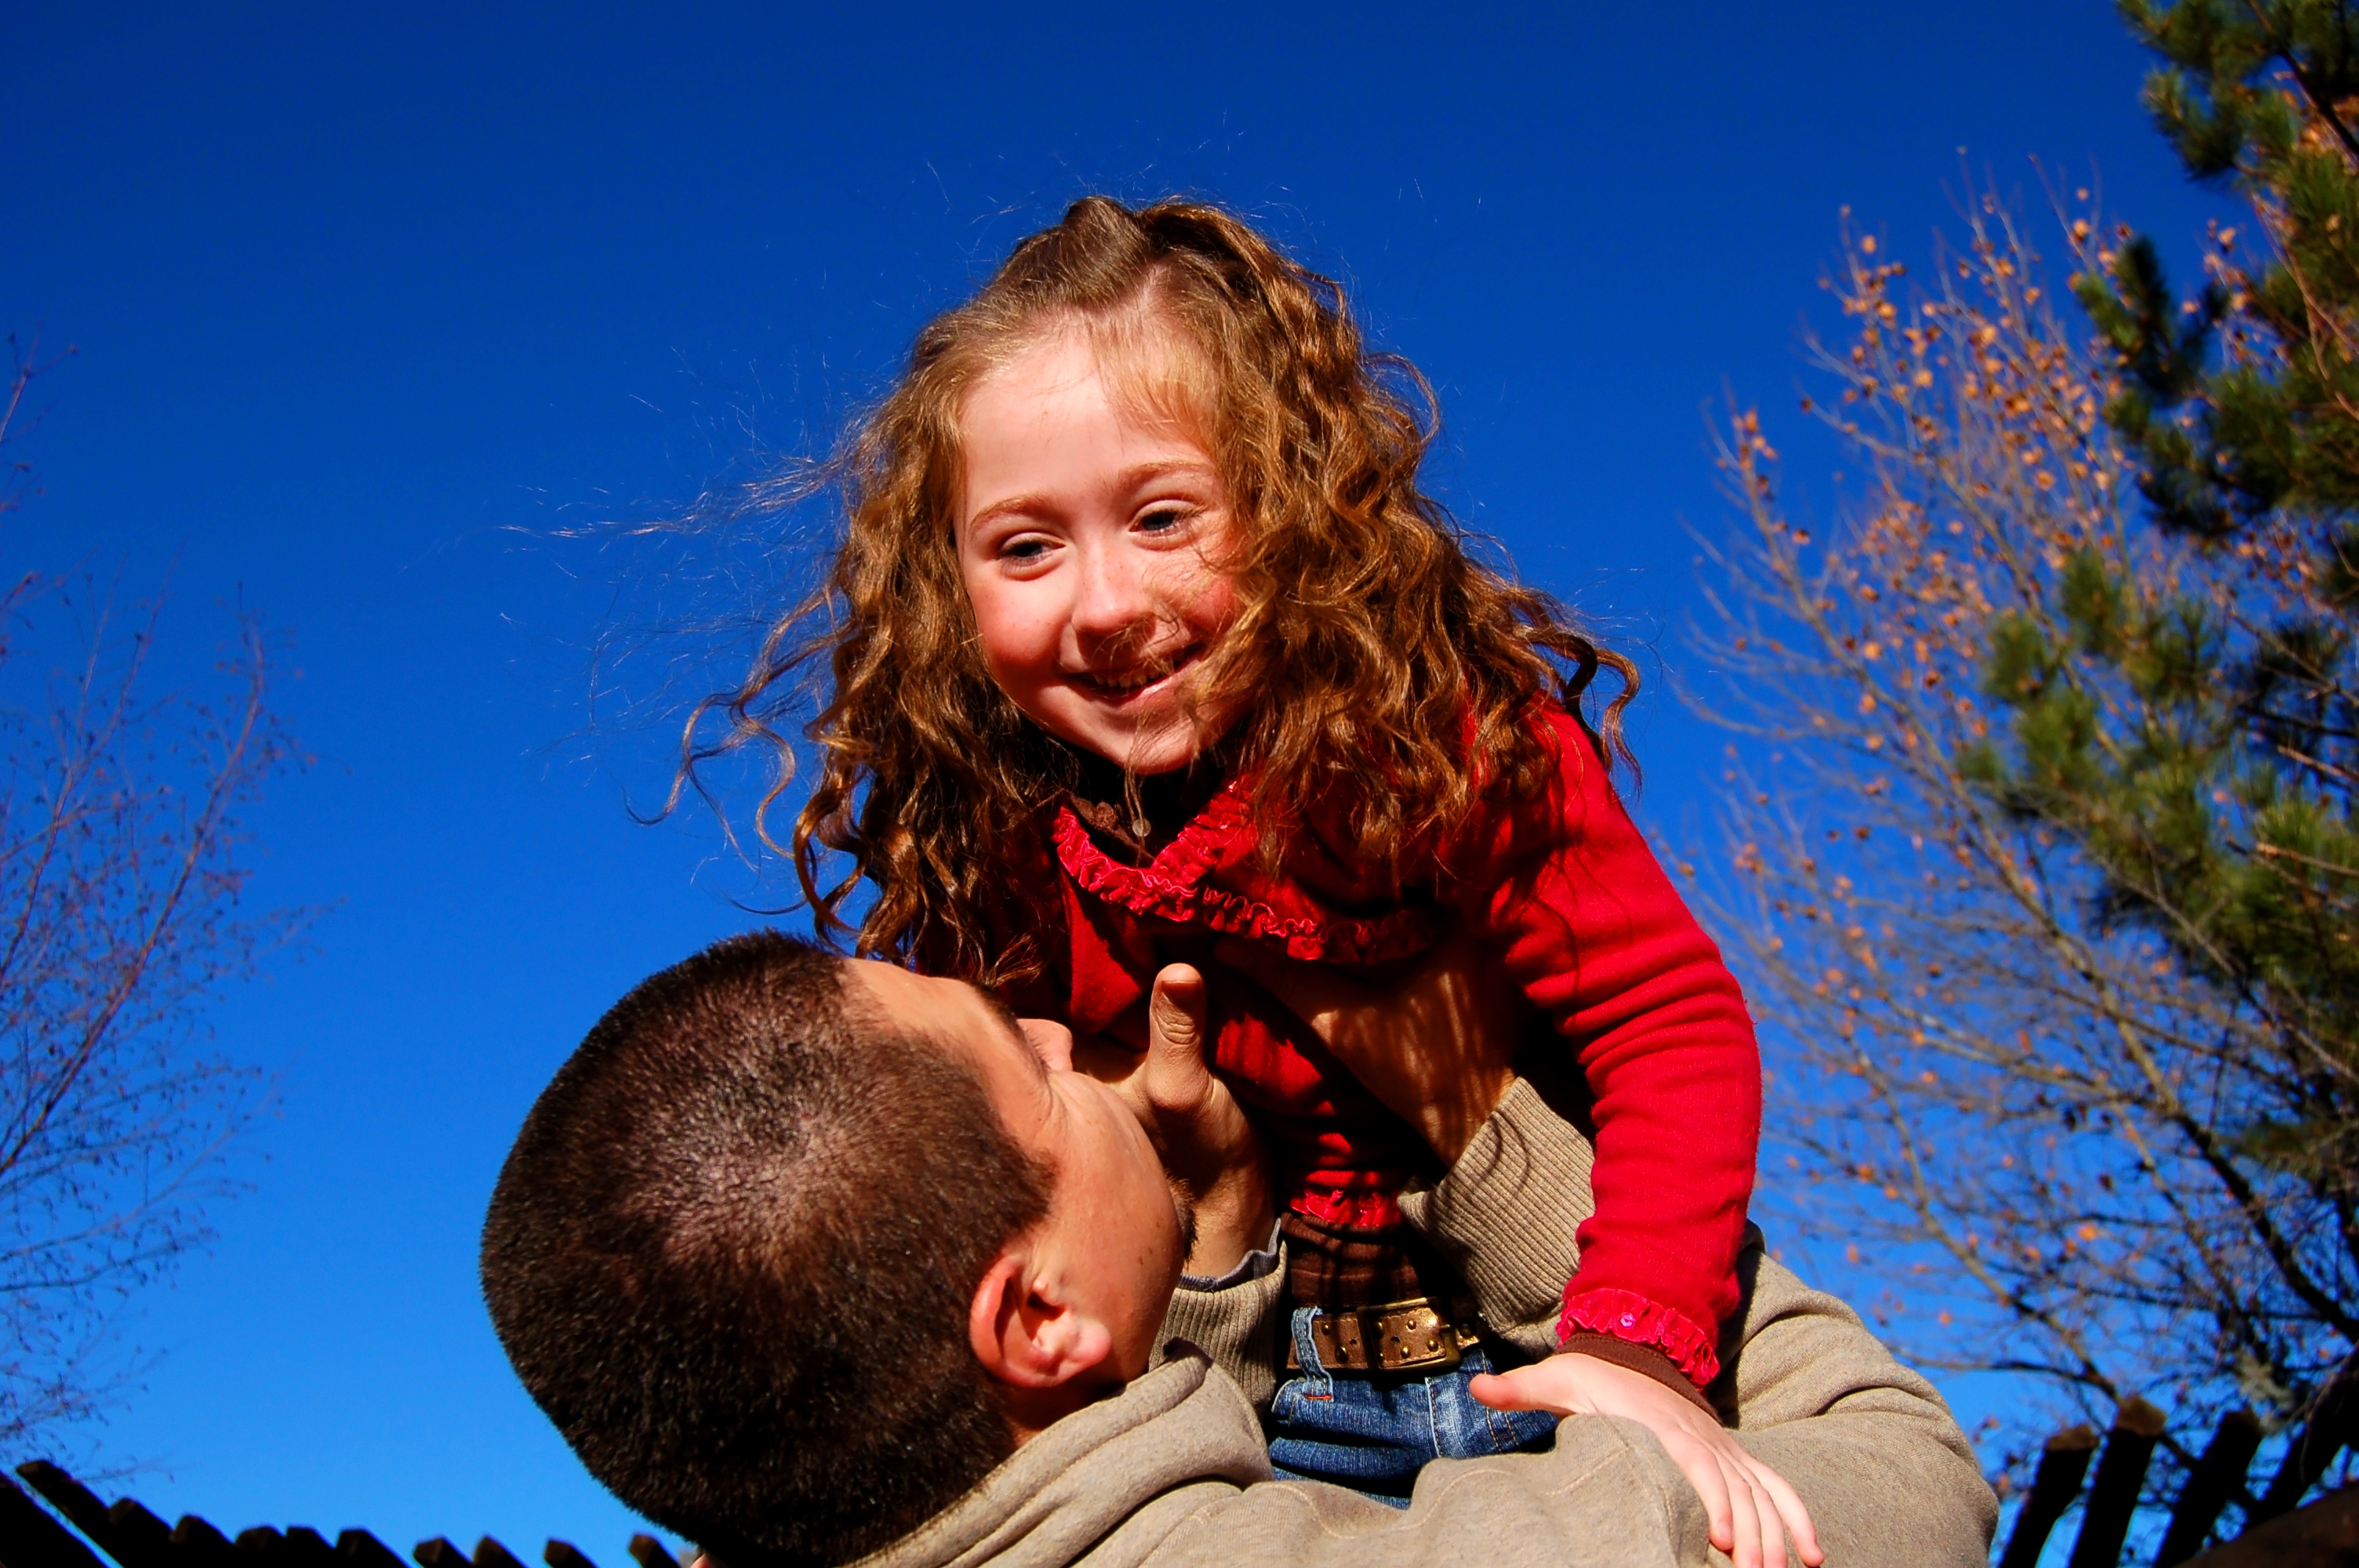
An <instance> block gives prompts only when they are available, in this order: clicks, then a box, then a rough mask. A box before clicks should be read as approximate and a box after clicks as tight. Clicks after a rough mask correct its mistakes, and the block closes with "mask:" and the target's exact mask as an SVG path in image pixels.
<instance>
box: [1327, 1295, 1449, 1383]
mask: <svg viewBox="0 0 2359 1568" xmlns="http://www.w3.org/2000/svg"><path fill="white" fill-rule="evenodd" d="M1475 1322H1476V1319H1475V1317H1474V1314H1472V1313H1471V1312H1470V1313H1462V1314H1452V1313H1451V1312H1450V1311H1449V1310H1448V1308H1447V1307H1446V1306H1445V1305H1444V1304H1443V1303H1438V1302H1435V1301H1432V1300H1430V1299H1429V1298H1427V1297H1425V1296H1417V1297H1414V1298H1412V1299H1410V1300H1408V1301H1405V1302H1386V1303H1384V1304H1382V1305H1381V1306H1367V1307H1344V1308H1342V1309H1333V1308H1324V1307H1322V1308H1321V1309H1319V1310H1318V1311H1315V1312H1313V1313H1312V1314H1310V1342H1311V1344H1312V1345H1313V1346H1316V1347H1317V1348H1318V1351H1319V1364H1320V1365H1321V1367H1323V1368H1326V1369H1327V1370H1328V1371H1330V1372H1439V1371H1445V1370H1447V1369H1449V1368H1452V1367H1455V1366H1457V1365H1458V1357H1459V1356H1460V1354H1461V1353H1462V1352H1463V1351H1465V1350H1466V1349H1468V1348H1470V1347H1471V1346H1473V1344H1474V1343H1475V1341H1476V1339H1477V1337H1478V1336H1477V1335H1476V1333H1475V1331H1474V1327H1473V1325H1474V1323H1475ZM1286 1365H1287V1368H1288V1370H1290V1371H1299V1370H1301V1357H1299V1355H1298V1354H1296V1352H1295V1349H1294V1344H1293V1341H1292V1340H1290V1339H1289V1340H1288V1342H1287V1348H1286Z"/></svg>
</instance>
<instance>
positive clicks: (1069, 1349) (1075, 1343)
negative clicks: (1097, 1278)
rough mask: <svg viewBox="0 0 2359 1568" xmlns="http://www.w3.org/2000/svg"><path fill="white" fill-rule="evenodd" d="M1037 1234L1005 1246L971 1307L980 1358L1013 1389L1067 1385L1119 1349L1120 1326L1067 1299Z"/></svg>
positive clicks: (970, 1326) (972, 1336)
mask: <svg viewBox="0 0 2359 1568" xmlns="http://www.w3.org/2000/svg"><path fill="white" fill-rule="evenodd" d="M1036 1239H1037V1238H1034V1237H1030V1236H1024V1237H1018V1238H1016V1239H1015V1240H1014V1241H1011V1242H1009V1243H1008V1244H1007V1245H1006V1247H1003V1248H1001V1249H1000V1251H999V1256H998V1257H996V1258H995V1259H993V1260H992V1261H991V1267H990V1268H988V1269H985V1270H984V1272H983V1280H982V1281H981V1282H980V1283H978V1284H977V1285H976V1286H975V1288H974V1299H973V1302H972V1303H969V1305H968V1308H967V1320H966V1329H967V1342H968V1343H969V1344H970V1345H971V1346H973V1349H974V1358H975V1359H976V1360H978V1361H980V1362H982V1363H983V1369H984V1371H985V1372H987V1373H989V1374H990V1375H991V1377H992V1378H993V1379H995V1381H998V1382H1001V1383H1005V1384H1006V1385H1007V1386H1008V1387H1010V1388H1012V1389H1054V1388H1059V1387H1061V1386H1063V1385H1065V1384H1067V1383H1071V1382H1072V1381H1073V1380H1074V1379H1077V1378H1080V1377H1081V1376H1082V1374H1084V1373H1086V1372H1089V1371H1092V1370H1093V1369H1095V1368H1099V1367H1103V1365H1105V1362H1106V1358H1107V1357H1109V1356H1111V1355H1113V1354H1114V1333H1113V1331H1112V1330H1111V1329H1109V1328H1108V1327H1107V1326H1106V1325H1105V1324H1104V1323H1103V1321H1101V1320H1100V1319H1099V1318H1098V1317H1097V1316H1096V1315H1095V1314H1091V1313H1087V1312H1084V1311H1082V1309H1081V1308H1079V1307H1078V1306H1076V1305H1074V1304H1073V1303H1071V1302H1070V1301H1068V1300H1066V1299H1065V1292H1064V1290H1063V1289H1062V1288H1061V1286H1060V1285H1059V1284H1058V1283H1057V1282H1056V1281H1055V1280H1054V1279H1053V1278H1052V1277H1051V1276H1052V1274H1053V1271H1051V1270H1049V1269H1048V1268H1046V1267H1044V1266H1043V1264H1044V1260H1043V1257H1042V1253H1041V1250H1040V1249H1039V1248H1038V1246H1037V1245H1036V1244H1035V1243H1036Z"/></svg>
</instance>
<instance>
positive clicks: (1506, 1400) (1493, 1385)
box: [1466, 1367, 1571, 1415]
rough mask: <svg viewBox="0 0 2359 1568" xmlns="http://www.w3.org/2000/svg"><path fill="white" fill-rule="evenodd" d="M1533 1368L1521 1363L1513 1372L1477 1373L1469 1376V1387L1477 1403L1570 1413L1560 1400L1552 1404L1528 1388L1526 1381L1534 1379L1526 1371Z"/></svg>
mask: <svg viewBox="0 0 2359 1568" xmlns="http://www.w3.org/2000/svg"><path fill="white" fill-rule="evenodd" d="M1531 1370H1532V1368H1529V1367H1518V1368H1516V1369H1515V1370H1514V1371H1512V1372H1483V1373H1478V1374H1477V1375H1475V1376H1474V1377H1473V1378H1470V1379H1467V1383H1466V1391H1467V1392H1468V1393H1470V1394H1472V1395H1473V1396H1474V1399H1475V1402H1476V1403H1478V1404H1485V1405H1489V1406H1490V1407H1491V1408H1492V1409H1493V1410H1495V1411H1555V1412H1556V1413H1557V1414H1559V1415H1565V1414H1569V1413H1571V1412H1569V1411H1566V1409H1565V1408H1564V1407H1563V1406H1562V1405H1560V1404H1553V1403H1550V1402H1549V1400H1544V1399H1539V1398H1538V1397H1536V1390H1527V1389H1526V1387H1525V1385H1526V1384H1527V1383H1529V1382H1531V1381H1533V1380H1534V1379H1529V1378H1527V1377H1526V1376H1525V1375H1524V1374H1525V1373H1527V1372H1529V1371H1531Z"/></svg>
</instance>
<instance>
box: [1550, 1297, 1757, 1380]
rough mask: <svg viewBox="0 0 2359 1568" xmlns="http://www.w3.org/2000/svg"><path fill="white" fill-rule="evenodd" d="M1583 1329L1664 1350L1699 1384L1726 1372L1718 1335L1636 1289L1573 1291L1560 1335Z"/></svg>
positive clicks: (1566, 1300)
mask: <svg viewBox="0 0 2359 1568" xmlns="http://www.w3.org/2000/svg"><path fill="white" fill-rule="evenodd" d="M1579 1333H1589V1334H1603V1335H1606V1336H1609V1337H1612V1338H1614V1339H1620V1340H1624V1341H1626V1342H1627V1343H1629V1344H1632V1345H1644V1346H1647V1347H1648V1348H1649V1349H1652V1350H1658V1351H1660V1352H1662V1353H1663V1354H1664V1355H1665V1356H1667V1357H1670V1362H1671V1365H1672V1366H1674V1367H1677V1368H1679V1369H1680V1376H1681V1377H1683V1378H1685V1379H1687V1380H1688V1381H1689V1382H1690V1383H1693V1384H1694V1385H1695V1386H1696V1387H1697V1388H1699V1389H1701V1388H1703V1387H1704V1386H1705V1385H1707V1384H1709V1383H1710V1382H1711V1381H1712V1379H1714V1378H1717V1377H1719V1376H1720V1357H1719V1356H1718V1355H1717V1354H1716V1353H1715V1352H1714V1351H1713V1349H1712V1336H1710V1335H1708V1334H1706V1333H1705V1332H1704V1331H1703V1330H1702V1329H1701V1328H1698V1327H1697V1326H1696V1325H1694V1324H1693V1323H1692V1322H1690V1320H1689V1319H1688V1317H1687V1316H1686V1314H1682V1313H1679V1312H1674V1311H1673V1310H1672V1309H1671V1308H1669V1307H1667V1306H1664V1305H1663V1304H1662V1303H1659V1302H1650V1301H1648V1300H1647V1298H1646V1297H1644V1296H1642V1295H1639V1294H1637V1293H1636V1292H1634V1291H1583V1292H1581V1293H1580V1294H1578V1295H1575V1294H1573V1293H1572V1292H1571V1291H1567V1292H1565V1298H1564V1315H1563V1316H1562V1317H1560V1318H1559V1319H1558V1320H1557V1325H1556V1336H1557V1339H1558V1341H1559V1342H1560V1343H1561V1342H1562V1341H1563V1339H1564V1337H1565V1336H1567V1335H1569V1334H1579Z"/></svg>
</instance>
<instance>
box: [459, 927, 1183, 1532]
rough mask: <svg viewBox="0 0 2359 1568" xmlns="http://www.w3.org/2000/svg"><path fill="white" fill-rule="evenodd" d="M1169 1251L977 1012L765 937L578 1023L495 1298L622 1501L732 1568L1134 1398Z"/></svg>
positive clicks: (1085, 1135) (885, 1517)
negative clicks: (1107, 1397)
mask: <svg viewBox="0 0 2359 1568" xmlns="http://www.w3.org/2000/svg"><path fill="white" fill-rule="evenodd" d="M1038 1037H1039V1039H1040V1042H1041V1044H1042V1045H1043V1046H1044V1047H1045V1048H1046V1050H1047V1051H1048V1053H1049V1054H1050V1055H1051V1056H1052V1057H1057V1056H1058V1054H1059V1052H1060V1047H1061V1044H1062V1042H1061V1040H1060V1032H1058V1031H1055V1030H1054V1029H1053V1027H1049V1026H1038ZM1181 1230H1182V1222H1181V1220H1180V1217H1179V1216H1178V1214H1177V1212H1176V1211H1175V1208H1174V1206H1173V1203H1172V1201H1171V1197H1170V1193H1169V1187H1168V1186H1167V1185H1166V1184H1165V1183H1164V1178H1163V1175H1162V1171H1161V1168H1160V1166H1159V1165H1158V1163H1157V1162H1156V1160H1155V1155H1154V1152H1153V1150H1152V1148H1151V1147H1150V1146H1149V1145H1148V1144H1147V1140H1146V1138H1145V1135H1144V1134H1143V1133H1142V1132H1141V1131H1140V1130H1139V1128H1138V1126H1137V1124H1136V1121H1135V1120H1133V1119H1131V1117H1130V1115H1129V1113H1128V1111H1127V1110H1126V1109H1125V1108H1124V1106H1123V1104H1122V1102H1121V1101H1120V1100H1119V1099H1118V1098H1115V1097H1114V1095H1113V1093H1112V1092H1111V1091H1110V1090H1108V1089H1106V1088H1105V1087H1104V1086H1103V1085H1101V1084H1098V1083H1096V1082H1095V1081H1094V1080H1093V1079H1089V1078H1086V1077H1082V1076H1079V1075H1076V1074H1073V1073H1072V1072H1071V1071H1070V1070H1067V1069H1065V1068H1064V1066H1063V1065H1062V1062H1061V1059H1059V1062H1058V1065H1054V1066H1052V1065H1047V1064H1044V1063H1043V1061H1042V1059H1041V1056H1040V1055H1039V1054H1036V1052H1035V1050H1034V1049H1033V1046H1032V1044H1031V1043H1030V1042H1029V1041H1027V1036H1026V1033H1025V1032H1024V1030H1023V1029H1021V1028H1019V1026H1018V1025H1017V1023H1016V1021H1015V1020H1014V1019H1013V1018H1011V1017H1010V1016H1009V1015H1007V1014H1006V1011H1004V1010H1001V1009H999V1008H997V1007H996V1006H995V1005H994V1004H992V1003H991V1002H990V1001H988V1000H986V999H985V998H984V996H983V995H982V994H981V993H979V992H977V991H975V990H974V989H972V988H971V987H967V986H964V985H961V984H958V983H956V982H951V981H940V980H929V979H920V978H919V977H916V976H912V975H909V974H907V973H905V972H903V971H900V970H897V969H891V968H886V966H883V965H880V964H871V963H859V962H850V961H845V960H842V959H838V958H833V957H829V956H827V955H825V954H822V953H820V952H818V951H816V950H814V949H812V948H810V947H808V946H804V945H802V944H800V943H797V942H794V941H791V940H789V939H788V938H786V937H782V936H778V935H768V934H764V935H752V936H744V937H738V938H735V939H734V940H731V941H728V942H723V943H722V944H720V945H719V946H715V947H713V948H712V949H710V950H708V951H707V952H704V953H702V954H700V955H698V956H697V957H694V958H691V959H690V960H689V961H688V962H686V963H684V964H680V965H679V966H677V967H675V968H670V969H667V970H665V971H664V972H663V973H661V974H659V975H657V976H655V977H654V978H653V979H649V980H647V981H646V982H645V983H644V984H642V985H640V986H639V987H638V988H637V989H635V990H633V991H632V992H631V994H630V995H628V996H627V997H625V998H624V999H623V1000H622V1001H621V1002H619V1003H617V1004H616V1005H615V1007H614V1011H611V1012H609V1013H608V1014H607V1015H606V1017H605V1018H603V1020H601V1021H600V1022H599V1023H598V1026H597V1027H596V1028H595V1029H593V1030H592V1031H591V1033H590V1035H589V1038H588V1039H586V1040H585V1041H584V1042H583V1043H582V1048H581V1049H580V1050H579V1051H578V1052H576V1053H575V1054H574V1055H573V1057H572V1059H571V1061H569V1062H568V1063H567V1064H566V1065H565V1066H564V1067H563V1068H562V1069H561V1070H560V1072H559V1074H558V1076H557V1078H556V1080H555V1081H554V1082H553V1083H551V1084H550V1086H549V1088H548V1090H547V1091H546V1092H544V1093H543V1094H542V1096H541V1098H540V1100H539V1102H538V1104H536V1105H535V1106H534V1108H533V1110H532V1114H531V1115H530V1117H528V1118H527V1120H526V1123H525V1127H524V1130H523V1131H522V1133H521V1134H519V1136H518V1137H517V1140H516V1148H515V1150H514V1151H513V1152H511V1153H510V1154H509V1156H508V1161H507V1164H506V1168H505V1169H504V1170H503V1172H502V1173H501V1176H500V1182H499V1186H498V1190H497V1191H496V1192H495V1194H494V1195H493V1199H492V1207H491V1214H490V1217H488V1219H487V1220H486V1221H485V1224H484V1254H483V1275H484V1295H485V1298H486V1300H487V1302H488V1303H489V1304H490V1307H491V1312H492V1318H493V1322H494V1325H495V1327H496V1328H497V1329H498V1331H499V1335H500V1338H501V1341H502V1343H503V1344H504V1345H505V1346H506V1348H507V1351H508V1355H509V1357H510V1359H511V1360H512V1361H513V1362H514V1363H515V1365H516V1371H517V1374H518V1375H519V1376H520V1377H521V1378H522V1379H523V1380H524V1383H525V1386H526V1387H527V1390H530V1391H531V1393H532V1395H533V1397H534V1399H535V1400H538V1402H539V1403H540V1405H541V1408H542V1409H543V1410H545V1411H548V1413H549V1417H550V1419H551V1420H553V1421H554V1422H556V1423H557V1425H558V1428H559V1430H560V1432H562V1433H564V1435H565V1438H566V1440H567V1441H568V1442H569V1443H571V1444H572V1445H573V1447H574V1449H575V1451H576V1452H577V1453H578V1454H581V1456H582V1461H583V1463H584V1464H586V1465H588V1466H589V1468H590V1470H591V1472H592V1474H593V1475H595V1476H598V1477H599V1479H601V1480H602V1481H603V1482H604V1483H605V1484H606V1485H607V1486H609V1487H612V1488H613V1489H614V1492H615V1493H616V1495H617V1496H619V1497H621V1498H623V1500H624V1501H625V1502H626V1503H628V1504H630V1505H631V1506H632V1507H634V1508H636V1509H639V1510H640V1511H641V1512H643V1513H646V1514H647V1516H648V1517H650V1518H652V1519H657V1520H658V1522H660V1523H662V1524H664V1525H666V1526H668V1527H669V1528H670V1529H672V1530H677V1531H679V1533H681V1534H683V1535H685V1536H687V1537H689V1538H690V1539H691V1540H694V1541H699V1542H700V1543H701V1544H702V1545H704V1546H706V1547H708V1548H709V1549H712V1551H714V1552H716V1553H717V1554H718V1555H720V1556H721V1557H722V1558H723V1560H724V1561H727V1562H729V1563H731V1565H732V1568H751V1565H753V1564H755V1563H760V1562H763V1561H775V1562H795V1561H803V1562H817V1563H839V1562H843V1561H847V1560H849V1559H851V1558H853V1557H856V1556H858V1555H860V1554H862V1553H863V1552H867V1551H870V1550H872V1549H874V1548H875V1547H877V1546H880V1545H883V1544H884V1543H885V1542H886V1541H890V1540H892V1539H894V1538H895V1537H897V1536H898V1535H901V1534H904V1533H906V1532H907V1531H908V1530H911V1529H914V1528H915V1527H916V1526H917V1525H918V1524H919V1523H921V1522H922V1521H923V1520H924V1519H928V1518H929V1517H930V1516H931V1515H933V1514H934V1513H936V1512H938V1511H940V1509H941V1508H942V1507H944V1506H946V1505H947V1504H948V1503H949V1502H950V1501H951V1499H952V1498H956V1497H957V1496H958V1495H959V1494H960V1493H962V1492H963V1491H965V1490H966V1489H967V1488H968V1487H971V1486H973V1483H974V1482H975V1481H977V1480H978V1479H980V1478H981V1477H982V1476H983V1475H984V1473H985V1472H987V1471H988V1470H990V1469H991V1468H992V1467H993V1466H994V1465H996V1464H998V1463H999V1462H1000V1461H1001V1460H1003V1459H1005V1458H1006V1456H1007V1454H1009V1453H1010V1452H1011V1451H1012V1450H1013V1448H1014V1446H1015V1445H1016V1443H1017V1442H1019V1441H1021V1440H1022V1438H1023V1437H1024V1436H1026V1435H1027V1434H1028V1433H1030V1432H1032V1431H1035V1430H1037V1429H1038V1428H1039V1427H1041V1426H1044V1425H1046V1424H1048V1422H1050V1421H1053V1420H1054V1419H1056V1417H1057V1416H1059V1415H1060V1414H1062V1413H1064V1412H1065V1411H1067V1410H1070V1409H1072V1408H1077V1407H1078V1406H1079V1405H1080V1404H1082V1403H1085V1402H1087V1401H1088V1400H1091V1399H1093V1398H1095V1397H1098V1395H1100V1394H1102V1393H1103V1392H1106V1391H1109V1390H1112V1389H1114V1388H1118V1387H1119V1386H1120V1385H1121V1384H1122V1383H1123V1382H1125V1381H1127V1380H1128V1379H1130V1378H1133V1377H1136V1375H1137V1374H1138V1372H1139V1371H1141V1370H1142V1369H1143V1368H1145V1365H1146V1362H1147V1357H1148V1353H1149V1352H1150V1351H1151V1349H1152V1348H1153V1343H1154V1334H1155V1330H1156V1327H1157V1325H1158V1324H1159V1323H1160V1321H1161V1318H1162V1315H1163V1312H1164V1310H1165V1307H1166V1304H1167V1303H1168V1302H1169V1294H1170V1289H1171V1285H1172V1282H1173V1281H1174V1279H1175V1278H1176V1276H1177V1274H1178V1271H1179V1266H1180V1257H1181V1256H1182V1253H1183V1251H1184V1247H1183V1244H1182V1240H1181Z"/></svg>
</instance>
